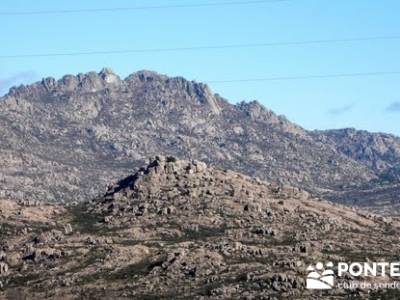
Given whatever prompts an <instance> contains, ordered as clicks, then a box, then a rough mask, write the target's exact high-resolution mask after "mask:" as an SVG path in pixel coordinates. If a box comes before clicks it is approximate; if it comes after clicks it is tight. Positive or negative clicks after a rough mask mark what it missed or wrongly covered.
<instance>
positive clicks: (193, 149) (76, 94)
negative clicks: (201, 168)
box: [0, 69, 398, 201]
mask: <svg viewBox="0 0 400 300" xmlns="http://www.w3.org/2000/svg"><path fill="white" fill-rule="evenodd" d="M358 142H359V141H355V144H357V143H358ZM0 147H1V149H0V156H1V157H0V158H1V159H0V164H1V165H0V168H1V169H0V174H1V175H0V176H1V178H0V188H1V191H0V196H2V197H10V198H14V199H15V198H17V199H18V198H19V199H24V198H30V199H31V198H34V199H38V200H46V199H47V200H63V201H74V200H84V199H90V198H92V197H93V196H95V195H96V194H97V193H98V192H99V191H102V190H105V186H106V184H107V183H108V182H109V181H113V180H116V179H118V178H121V177H122V176H123V175H124V174H126V173H128V172H129V171H130V170H132V169H133V168H135V167H138V166H141V165H143V164H144V163H145V161H146V159H147V158H148V157H150V156H154V155H156V154H158V153H162V154H165V155H176V156H178V157H181V158H187V159H199V160H203V161H206V162H207V163H210V164H213V165H217V166H221V167H226V168H230V169H233V170H237V171H241V172H243V173H246V174H249V175H254V176H258V177H260V178H263V179H268V180H271V181H274V182H278V183H281V184H291V185H294V186H298V187H302V188H304V189H307V190H309V191H311V192H314V193H316V194H321V195H329V197H331V198H332V199H333V198H335V199H336V198H337V197H339V196H340V195H341V193H342V192H343V191H346V190H354V189H358V188H359V187H361V186H364V187H365V188H370V187H371V184H372V186H373V187H375V186H376V185H377V184H379V183H377V182H378V181H379V178H380V176H381V175H382V174H381V173H380V171H378V170H377V168H376V167H374V165H373V164H372V165H371V164H369V163H366V161H368V159H369V158H368V157H366V158H365V159H357V157H355V156H354V155H351V153H348V151H346V149H343V147H342V146H341V145H340V143H339V142H338V139H335V138H334V135H333V134H328V133H323V134H318V133H314V132H308V131H306V130H304V129H302V128H301V127H299V126H297V125H295V124H293V123H291V122H289V121H288V120H287V119H286V118H285V117H282V116H277V115H275V114H274V113H273V112H271V111H269V110H267V109H266V108H264V107H263V106H262V105H260V104H259V103H257V102H250V103H244V102H243V103H239V104H237V105H232V104H230V103H229V102H227V101H226V100H225V99H223V98H222V97H220V96H219V95H215V94H213V93H212V92H211V91H210V90H209V88H208V87H207V86H206V85H204V84H201V83H197V82H193V81H187V80H185V79H183V78H180V77H177V78H169V77H167V76H164V75H159V74H157V73H154V72H149V71H140V72H137V73H134V74H132V75H130V76H128V77H127V78H126V79H124V80H122V79H120V78H119V77H118V76H117V75H116V74H114V73H112V72H111V71H110V70H109V69H104V70H102V71H101V72H100V73H94V72H91V73H87V74H79V75H77V76H72V75H67V76H64V77H63V78H62V79H60V80H55V79H53V78H47V79H44V80H43V81H41V82H37V83H35V84H32V85H29V86H21V87H18V88H12V89H11V90H10V92H9V93H8V94H7V95H6V96H4V97H3V98H1V100H0ZM361 147H363V146H361ZM397 158H398V153H397V152H396V156H394V157H392V158H390V160H389V159H388V160H387V162H386V157H385V156H384V155H383V156H382V157H381V159H382V160H383V161H385V163H386V164H394V162H391V161H392V160H394V161H395V160H396V159H397ZM390 170H393V172H395V174H394V176H392V177H391V178H392V179H391V180H392V181H391V182H393V181H394V182H395V181H396V178H397V177H396V176H397V175H398V170H396V169H390ZM339 200H341V201H342V200H343V201H344V199H339ZM391 200H393V199H391Z"/></svg>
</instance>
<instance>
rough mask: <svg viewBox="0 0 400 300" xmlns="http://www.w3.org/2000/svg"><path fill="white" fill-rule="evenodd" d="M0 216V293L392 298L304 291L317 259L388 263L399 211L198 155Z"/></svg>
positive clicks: (377, 293)
mask: <svg viewBox="0 0 400 300" xmlns="http://www.w3.org/2000/svg"><path fill="white" fill-rule="evenodd" d="M0 223H1V224H2V227H0V237H1V239H0V298H1V299H3V298H6V299H7V298H8V299H25V298H27V299H45V298H49V299H299V300H306V299H345V298H347V297H350V296H351V297H350V298H356V299H398V297H399V292H398V290H396V289H395V290H393V291H391V292H392V294H391V297H392V298H390V296H387V295H386V294H385V293H386V292H387V291H388V290H374V291H368V290H363V289H361V290H357V291H349V290H343V289H340V288H336V287H335V289H333V290H331V291H313V290H306V289H305V278H306V274H307V271H306V270H307V266H308V265H309V264H315V263H316V262H317V261H323V262H328V261H332V262H335V263H336V262H352V261H356V262H363V261H385V262H391V261H397V259H398V257H397V255H396V252H393V249H394V248H396V247H397V246H398V245H399V240H398V237H397V235H396V232H398V230H399V229H400V227H399V226H400V224H399V222H398V220H397V219H393V220H392V219H389V218H382V217H379V216H374V215H371V214H368V213H364V212H362V211H361V210H354V209H351V208H349V207H345V206H343V205H337V204H333V203H330V202H328V201H325V200H321V199H318V198H315V197H313V196H311V195H310V194H309V193H307V192H305V191H302V190H299V189H297V188H293V187H289V186H287V187H285V188H282V187H280V186H279V185H276V184H271V183H267V182H264V181H261V180H259V179H254V178H251V177H248V176H246V175H243V174H240V173H236V172H233V171H230V170H223V169H219V168H214V167H210V166H207V165H206V164H205V163H202V162H199V161H180V160H177V159H176V158H173V157H167V158H163V157H158V158H157V159H155V160H154V161H152V162H151V163H150V164H148V165H146V166H144V167H143V168H141V169H140V170H139V171H138V172H136V173H135V174H132V175H130V176H128V177H126V178H124V179H123V180H121V181H120V182H118V183H116V184H114V185H111V186H110V187H109V189H108V190H107V192H106V193H105V194H104V195H102V196H100V197H98V198H96V199H94V200H92V201H90V202H86V203H82V204H79V205H77V206H68V207H65V206H61V205H60V204H53V205H49V204H44V203H34V202H33V201H25V202H21V203H16V202H12V201H0ZM351 279H352V278H351V276H350V277H349V276H347V277H343V278H338V279H337V280H336V281H337V282H340V281H343V282H345V281H348V280H351ZM356 279H357V280H365V281H369V282H374V280H376V278H374V277H362V278H360V277H358V278H356ZM380 280H382V281H384V282H390V281H391V280H393V279H392V278H390V277H384V278H380Z"/></svg>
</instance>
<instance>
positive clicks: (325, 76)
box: [206, 71, 400, 84]
mask: <svg viewBox="0 0 400 300" xmlns="http://www.w3.org/2000/svg"><path fill="white" fill-rule="evenodd" d="M387 75H400V71H381V72H380V71H377V72H358V73H338V74H320V75H299V76H282V77H267V78H247V79H227V80H211V81H206V83H208V84H210V83H212V84H214V83H241V82H243V83H246V82H262V81H283V80H307V79H328V78H344V77H367V76H387Z"/></svg>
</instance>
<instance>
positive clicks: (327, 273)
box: [307, 262, 334, 290]
mask: <svg viewBox="0 0 400 300" xmlns="http://www.w3.org/2000/svg"><path fill="white" fill-rule="evenodd" d="M332 268H333V263H331V262H328V263H327V264H326V265H325V267H324V265H323V263H321V262H319V263H317V264H316V265H315V268H314V266H309V267H308V268H307V271H308V272H309V273H308V275H307V289H311V290H329V289H331V288H333V286H334V272H333V270H332Z"/></svg>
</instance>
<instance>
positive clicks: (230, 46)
mask: <svg viewBox="0 0 400 300" xmlns="http://www.w3.org/2000/svg"><path fill="white" fill-rule="evenodd" d="M398 39H400V35H392V36H374V37H353V38H338V39H323V40H304V41H287V42H268V43H247V44H228V45H209V46H193V47H175V48H147V49H146V48H145V49H122V50H99V51H77V52H60V53H56V52H54V53H30V54H9V55H0V59H12V58H32V57H58V56H83V55H112V54H130V53H152V52H181V51H196V50H197V51H198V50H218V49H235V48H260V47H278V46H301V45H313V44H332V43H349V42H365V41H378V40H398Z"/></svg>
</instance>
